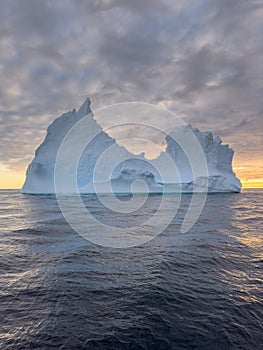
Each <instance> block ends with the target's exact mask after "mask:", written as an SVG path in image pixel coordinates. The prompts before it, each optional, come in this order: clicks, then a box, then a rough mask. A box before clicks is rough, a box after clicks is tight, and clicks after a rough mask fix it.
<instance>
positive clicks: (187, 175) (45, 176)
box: [22, 99, 241, 194]
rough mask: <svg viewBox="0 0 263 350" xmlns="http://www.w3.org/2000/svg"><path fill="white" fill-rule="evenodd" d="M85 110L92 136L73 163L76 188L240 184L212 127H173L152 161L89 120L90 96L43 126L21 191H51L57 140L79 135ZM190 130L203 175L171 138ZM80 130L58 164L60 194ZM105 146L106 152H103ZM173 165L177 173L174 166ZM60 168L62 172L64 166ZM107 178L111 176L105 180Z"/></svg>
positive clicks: (225, 188) (222, 187)
mask: <svg viewBox="0 0 263 350" xmlns="http://www.w3.org/2000/svg"><path fill="white" fill-rule="evenodd" d="M87 115H88V117H87V122H86V126H87V133H88V134H89V135H94V136H95V135H96V136H95V137H94V138H93V139H92V140H91V142H90V143H89V145H88V146H87V147H86V148H85V149H84V151H83V153H82V155H81V157H80V160H79V161H78V162H77V163H76V164H77V184H78V190H79V192H80V193H94V192H103V193H105V192H106V193H108V192H110V191H111V190H112V191H113V192H114V193H123V192H125V193H127V192H131V191H132V192H144V191H146V190H147V191H149V192H159V193H160V192H195V191H198V192H202V191H208V192H240V190H241V183H240V181H239V179H238V178H237V177H236V176H235V174H234V172H233V170H232V158H233V154H234V151H233V150H232V149H231V148H229V146H228V145H223V144H222V141H221V139H220V138H219V137H215V138H214V137H213V135H212V133H211V132H201V131H199V130H198V129H194V128H192V126H191V125H186V126H182V127H180V128H177V129H175V130H174V131H172V132H171V133H170V134H169V135H167V136H166V143H167V147H166V150H165V151H164V152H161V153H160V155H159V156H158V157H157V158H156V159H154V160H149V159H145V158H144V155H143V154H141V155H134V154H132V153H130V152H128V151H127V150H126V149H125V148H124V147H122V146H120V145H119V144H118V143H117V142H116V141H115V140H114V139H113V138H112V137H110V136H109V135H108V134H107V133H106V132H104V131H103V130H102V128H101V126H100V125H99V124H98V123H97V121H96V120H95V119H94V116H93V114H92V112H91V109H90V100H89V99H87V100H86V101H85V102H84V104H83V105H82V106H81V108H80V109H79V110H78V111H76V110H75V109H74V110H73V111H70V112H67V113H65V114H63V115H62V116H60V117H59V118H57V119H56V120H54V122H53V123H52V124H51V125H50V126H49V127H48V129H47V135H46V137H45V140H44V141H43V143H42V144H41V145H40V146H39V147H38V149H37V150H36V152H35V157H34V159H33V161H32V162H31V164H30V165H29V166H28V169H27V173H26V180H25V183H24V185H23V187H22V192H23V193H31V194H37V193H55V192H56V190H57V188H56V189H55V186H54V173H55V164H56V159H57V154H58V151H59V148H60V145H61V143H62V142H63V140H64V139H65V137H66V135H67V134H68V132H69V131H70V130H71V131H72V129H73V132H75V133H76V134H77V135H78V122H79V121H81V120H82V118H83V117H85V116H87ZM74 128H75V129H74ZM189 132H190V133H192V134H194V135H195V137H196V139H197V140H198V142H199V144H200V147H201V148H200V149H202V151H203V154H204V155H205V159H206V163H207V172H206V176H204V175H202V174H201V175H200V174H197V176H196V174H195V172H194V171H193V167H192V164H191V162H192V160H191V159H189V158H187V156H186V153H185V152H184V151H183V150H182V148H181V147H180V146H179V145H178V143H177V142H176V141H175V140H177V139H178V138H181V139H184V137H185V138H186V137H187V135H188V134H189ZM79 134H80V137H79V138H78V137H75V142H74V144H70V145H68V149H67V153H65V154H67V155H68V156H67V157H66V158H67V159H65V162H64V163H63V164H62V163H60V166H65V178H63V177H60V183H59V191H60V192H62V193H72V192H74V189H73V188H71V187H70V185H69V182H68V181H67V174H68V173H69V169H70V164H71V163H73V164H75V163H74V157H75V151H76V149H78V147H80V145H81V144H82V143H83V141H84V140H83V132H81V133H79ZM81 135H82V136H81ZM65 147H66V146H65ZM108 150H110V153H109V155H108V156H107V152H108ZM101 155H103V157H101ZM168 158H169V162H168V161H167V159H168ZM171 161H172V163H171ZM195 162H198V159H197V160H196V159H195ZM76 164H75V165H76ZM114 164H116V166H114ZM171 164H172V165H171ZM175 168H177V173H176V172H175V171H174V169H175ZM61 170H62V171H61V173H62V174H63V169H61ZM70 171H71V170H70ZM74 171H75V170H74V169H72V173H74ZM94 174H95V176H94ZM109 176H110V178H109ZM107 179H108V180H110V181H109V182H107V181H106V180H107ZM94 180H95V181H94ZM109 184H110V187H111V189H110V188H109ZM145 185H146V187H147V188H146V187H145Z"/></svg>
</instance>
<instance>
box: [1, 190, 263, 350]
mask: <svg viewBox="0 0 263 350" xmlns="http://www.w3.org/2000/svg"><path fill="white" fill-rule="evenodd" d="M128 199H129V198H128ZM128 199H127V198H126V199H125V200H128ZM190 199H191V195H182V197H181V201H180V207H179V210H178V212H177V214H176V216H175V218H174V219H173V220H172V222H171V223H170V224H169V226H168V227H167V228H166V229H165V230H164V231H163V232H162V233H161V234H160V235H158V236H157V237H155V238H154V239H151V240H150V241H148V242H146V243H144V244H142V245H138V246H134V247H126V248H122V249H119V248H111V247H103V246H99V245H96V244H94V243H92V242H90V241H88V240H87V239H85V238H84V237H82V236H80V235H79V234H77V233H76V232H74V230H73V229H72V228H71V227H70V226H69V225H68V223H67V222H66V221H65V219H64V217H63V215H62V214H61V211H60V209H59V207H58V204H57V200H56V197H55V196H36V195H34V196H32V195H23V194H21V193H19V191H15V190H12V191H10V190H1V191H0V232H1V235H0V240H1V241H0V250H1V253H0V271H1V280H0V301H1V304H0V307H1V309H0V320H1V329H0V349H3V350H9V349H10V350H11V349H12V350H16V349H21V350H22V349H102V350H104V349H106V350H107V349H112V350H117V349H124V350H125V349H132V350H137V349H143V350H144V349H153V350H155V349H156V350H162V349H202V350H204V349H208V350H211V349H212V350H215V349H247V350H257V349H258V350H259V349H263V233H262V227H263V225H262V216H263V191H262V190H246V189H244V190H243V191H242V193H240V194H211V195H208V196H207V200H206V205H205V207H204V209H203V212H202V214H201V216H200V217H199V219H198V220H197V222H196V223H195V224H194V226H193V227H192V228H191V229H190V230H189V231H187V232H185V233H182V232H181V231H180V225H181V223H182V221H183V218H184V215H185V210H186V208H187V206H188V205H189V201H190ZM159 200H160V196H157V195H156V196H151V197H149V200H148V201H147V205H145V208H144V207H142V209H140V211H139V214H140V215H139V217H140V219H142V218H144V217H146V216H148V215H149V214H150V213H151V211H152V209H151V208H153V207H154V205H155V204H156V202H157V201H159ZM83 202H84V203H85V205H86V206H87V207H92V213H93V215H95V216H96V218H97V219H98V220H102V221H104V222H109V221H110V220H111V219H112V217H113V216H114V214H113V213H111V212H110V211H109V209H107V208H103V207H102V206H101V204H100V202H99V199H98V198H97V197H96V196H86V197H84V198H83ZM144 210H145V212H144ZM121 220H122V223H120V226H122V227H123V226H124V225H123V222H124V223H125V225H127V227H128V226H129V225H130V226H131V225H132V224H133V223H134V222H136V220H138V213H136V215H135V214H134V215H133V214H127V215H124V216H122V219H121ZM99 230H101V227H100V228H99V229H98V231H99ZM98 234H100V232H98Z"/></svg>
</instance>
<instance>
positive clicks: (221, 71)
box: [0, 0, 263, 188]
mask: <svg viewBox="0 0 263 350" xmlns="http://www.w3.org/2000/svg"><path fill="white" fill-rule="evenodd" d="M0 8H1V11H0V188H19V187H21V186H22V183H23V181H24V176H25V171H26V168H27V165H28V164H29V163H30V161H31V160H32V159H33V156H34V151H35V149H36V147H37V146H38V145H39V144H40V142H41V141H42V140H43V138H44V136H45V133H46V128H47V127H48V125H49V124H50V122H51V121H52V120H53V119H54V118H55V117H57V116H59V115H61V114H62V113H63V112H66V111H68V110H72V109H73V108H75V107H76V108H78V107H79V106H80V105H81V104H82V103H83V102H84V100H85V99H86V97H89V98H90V99H91V102H92V105H91V106H92V109H93V110H96V109H97V108H100V107H104V106H107V105H109V104H114V103H119V102H127V101H128V102H130V101H141V102H147V103H153V104H156V105H158V106H161V107H165V108H168V109H169V110H171V111H172V112H175V113H176V114H177V115H178V116H180V117H181V118H182V119H183V120H184V121H185V122H186V123H191V124H192V125H193V126H194V127H197V128H199V129H200V130H210V131H212V132H213V134H214V135H219V136H220V137H221V138H222V140H223V142H224V143H227V144H229V145H230V146H231V147H232V148H233V149H234V150H235V155H234V161H233V165H234V171H235V172H236V174H237V175H238V176H239V178H240V179H241V181H242V183H243V186H244V187H263V156H262V154H263V152H262V151H263V98H262V97H263V81H262V80H263V64H262V62H263V40H262V38H263V2H262V0H249V1H247V0H246V1H243V0H197V1H185V0H178V1H177V0H75V1H74V0H56V1H53V0H0Z"/></svg>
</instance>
